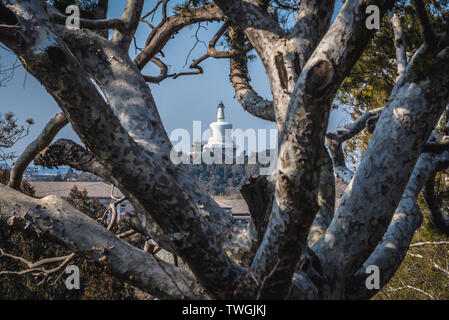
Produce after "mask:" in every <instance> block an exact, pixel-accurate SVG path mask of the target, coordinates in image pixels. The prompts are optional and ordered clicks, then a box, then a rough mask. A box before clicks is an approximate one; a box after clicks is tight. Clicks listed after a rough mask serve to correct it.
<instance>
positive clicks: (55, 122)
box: [8, 113, 68, 190]
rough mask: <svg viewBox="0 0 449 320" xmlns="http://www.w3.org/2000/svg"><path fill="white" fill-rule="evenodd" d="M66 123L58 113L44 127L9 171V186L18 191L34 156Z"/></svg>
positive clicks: (62, 115) (63, 116)
mask: <svg viewBox="0 0 449 320" xmlns="http://www.w3.org/2000/svg"><path fill="white" fill-rule="evenodd" d="M67 123H68V120H67V118H66V117H65V115H64V114H63V113H58V114H57V115H56V116H55V117H54V118H53V119H51V120H50V122H49V123H48V124H47V125H46V126H45V128H44V130H43V131H42V132H41V134H40V135H39V137H37V139H36V140H34V141H33V142H32V143H31V144H30V145H29V146H28V147H27V148H26V149H25V151H24V152H23V153H22V155H21V156H20V157H19V158H18V159H17V160H16V162H15V163H14V166H13V167H12V169H11V175H10V180H9V184H8V185H9V186H10V187H12V188H14V189H16V190H18V189H19V188H20V184H21V182H22V176H23V173H24V171H25V169H26V168H27V167H28V165H29V164H30V163H31V161H33V159H34V158H35V157H36V155H37V154H38V153H39V152H40V151H42V150H43V149H44V148H46V147H47V146H48V145H49V144H50V143H51V142H52V140H53V139H54V137H55V136H56V135H57V134H58V132H59V131H61V129H62V128H64V127H65V125H66V124H67Z"/></svg>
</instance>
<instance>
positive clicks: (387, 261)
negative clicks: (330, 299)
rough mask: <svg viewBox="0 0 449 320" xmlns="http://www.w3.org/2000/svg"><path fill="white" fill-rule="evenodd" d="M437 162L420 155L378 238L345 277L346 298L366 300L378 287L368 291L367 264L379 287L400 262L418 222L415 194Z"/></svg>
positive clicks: (419, 221)
mask: <svg viewBox="0 0 449 320" xmlns="http://www.w3.org/2000/svg"><path fill="white" fill-rule="evenodd" d="M446 158H447V155H446ZM437 161H438V159H435V157H434V156H433V155H429V154H422V155H421V156H420V158H419V160H418V162H417V164H416V166H415V168H414V170H413V174H412V175H411V177H410V180H409V182H408V184H407V187H406V188H405V191H404V193H403V194H402V198H401V201H400V202H399V205H398V207H397V209H396V211H395V213H394V215H393V217H392V219H391V222H390V224H389V226H388V229H387V231H386V232H385V235H384V236H383V238H382V241H381V242H380V243H379V244H378V245H377V247H376V249H375V250H374V251H373V252H372V253H371V255H370V256H369V258H368V259H367V260H366V261H365V262H364V264H363V266H362V267H361V268H360V269H359V270H358V271H357V272H356V273H355V275H354V277H349V278H348V280H347V285H346V286H347V288H346V293H345V295H346V298H349V299H369V298H370V297H372V296H374V295H375V294H376V293H377V291H378V290H372V289H371V290H370V289H368V288H367V287H366V279H367V277H368V275H367V274H366V269H367V267H368V266H370V265H375V266H377V267H379V271H380V288H382V287H383V286H384V285H386V284H387V283H388V281H389V280H390V279H391V277H392V276H393V275H394V274H395V272H396V270H397V269H398V268H399V266H400V265H401V262H402V260H403V259H404V257H405V255H406V253H407V251H408V248H409V245H410V242H411V240H412V237H413V235H414V232H415V230H416V229H418V228H419V226H420V225H421V222H422V214H421V210H420V209H419V207H418V205H417V203H416V200H417V197H418V194H419V192H420V191H421V189H422V187H423V186H424V184H425V182H426V180H427V179H428V177H429V175H431V172H432V170H433V169H434V168H435V165H436V163H437Z"/></svg>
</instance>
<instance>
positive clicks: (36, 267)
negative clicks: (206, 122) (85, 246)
mask: <svg viewBox="0 0 449 320" xmlns="http://www.w3.org/2000/svg"><path fill="white" fill-rule="evenodd" d="M1 257H7V258H10V259H13V260H16V261H19V262H22V263H23V264H25V265H26V266H27V267H28V269H24V270H22V271H1V270H0V276H1V275H18V276H21V275H26V274H30V273H31V274H33V276H34V277H36V278H37V277H43V279H42V280H41V281H40V282H39V283H38V284H37V285H38V286H41V285H43V284H45V283H47V282H48V281H49V280H50V279H51V276H52V275H53V274H55V273H59V272H60V271H61V270H62V269H63V268H65V267H66V266H67V264H68V263H69V262H70V261H71V260H72V259H73V258H74V257H75V253H71V254H69V255H67V256H63V257H54V258H47V259H43V260H40V261H38V262H34V263H33V262H30V261H28V260H25V259H24V258H23V257H17V256H15V255H12V254H8V253H6V252H4V251H3V250H2V249H1V248H0V258H1ZM54 263H59V265H58V266H57V267H54V268H52V269H45V267H43V266H45V265H49V264H54Z"/></svg>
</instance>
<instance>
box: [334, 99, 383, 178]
mask: <svg viewBox="0 0 449 320" xmlns="http://www.w3.org/2000/svg"><path fill="white" fill-rule="evenodd" d="M382 110H383V108H379V109H374V110H369V111H367V112H365V113H364V114H363V115H362V116H361V117H360V118H358V119H357V120H356V121H354V122H353V123H352V124H350V125H349V126H348V127H346V128H344V129H340V130H337V131H334V132H329V133H328V134H327V146H328V147H329V151H330V152H331V156H332V161H333V164H334V171H335V174H336V175H337V177H339V178H340V179H341V180H342V181H343V182H344V183H345V184H349V183H350V182H351V180H352V177H353V176H354V172H353V171H352V170H351V169H349V168H348V167H347V166H346V161H345V157H344V152H343V143H344V142H345V141H346V140H349V139H351V138H353V137H355V136H356V135H357V134H359V133H360V132H361V131H362V130H363V129H365V127H370V126H371V127H374V125H373V123H372V122H374V121H377V119H378V117H379V115H380V113H381V112H382ZM370 122H371V124H370ZM371 132H372V131H371Z"/></svg>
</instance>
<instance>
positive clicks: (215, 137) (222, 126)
mask: <svg viewBox="0 0 449 320" xmlns="http://www.w3.org/2000/svg"><path fill="white" fill-rule="evenodd" d="M224 108H225V106H224V104H223V102H222V101H220V103H219V104H218V112H217V121H216V122H212V123H211V124H210V132H211V136H210V138H209V140H208V141H207V144H206V145H205V146H204V148H205V149H211V150H214V149H231V150H233V149H234V139H233V137H232V124H231V123H230V122H226V121H225V115H224Z"/></svg>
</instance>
